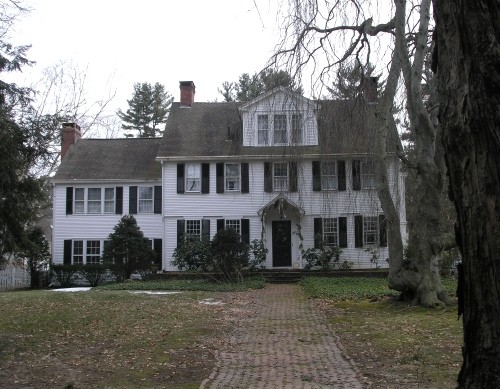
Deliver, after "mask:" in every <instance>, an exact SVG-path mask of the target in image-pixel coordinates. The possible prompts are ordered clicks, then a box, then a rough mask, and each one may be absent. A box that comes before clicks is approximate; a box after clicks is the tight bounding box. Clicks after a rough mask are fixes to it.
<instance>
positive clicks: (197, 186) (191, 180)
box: [184, 163, 201, 193]
mask: <svg viewBox="0 0 500 389" xmlns="http://www.w3.org/2000/svg"><path fill="white" fill-rule="evenodd" d="M185 166H186V167H185V172H186V173H185V174H186V177H185V178H184V180H185V181H184V184H185V191H186V192H187V193H201V165H200V164H199V163H186V165H185Z"/></svg>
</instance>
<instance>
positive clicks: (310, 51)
mask: <svg viewBox="0 0 500 389" xmlns="http://www.w3.org/2000/svg"><path fill="white" fill-rule="evenodd" d="M430 3H431V0H422V1H420V2H418V3H417V2H415V3H414V2H410V1H405V0H394V1H393V2H392V3H391V4H390V5H385V8H384V9H377V8H376V7H375V5H373V3H372V2H367V1H361V0H339V1H337V2H335V3H331V2H328V1H324V2H323V1H319V0H307V1H302V2H298V1H289V4H288V11H287V12H288V14H287V15H286V17H285V18H286V20H285V23H284V25H285V27H284V36H283V38H282V39H281V42H280V43H279V45H278V46H277V48H276V51H275V55H274V56H273V57H272V59H271V63H272V64H273V65H278V66H286V67H287V69H289V72H290V73H291V74H293V75H295V76H296V77H299V78H301V75H302V74H306V73H307V74H311V79H310V83H311V85H312V87H313V88H314V89H315V90H321V87H331V85H333V84H334V80H335V74H336V70H337V69H338V68H339V66H340V65H341V64H343V63H344V62H353V61H355V62H356V63H358V64H360V65H361V66H368V64H370V63H374V65H375V67H376V68H377V69H380V70H381V71H383V73H384V75H385V87H384V88H383V90H381V92H380V99H379V101H378V104H377V106H376V108H375V112H374V118H373V119H374V122H375V123H376V132H377V137H376V138H375V145H376V149H375V152H374V158H375V159H376V160H377V161H378V164H377V166H378V167H377V171H376V178H377V193H378V197H379V200H380V203H381V205H382V209H383V210H384V214H385V217H386V220H387V227H388V242H389V255H390V274H389V286H390V287H391V288H393V289H395V290H398V291H400V292H401V295H402V297H403V298H404V299H405V300H408V301H412V302H414V303H418V304H421V305H424V306H438V305H443V304H444V303H447V302H448V298H447V296H446V293H445V292H444V290H443V287H442V285H441V279H440V276H439V272H438V266H437V262H438V260H439V258H440V255H441V253H442V251H443V250H444V249H445V248H447V247H448V246H449V244H450V241H449V239H447V238H448V236H446V235H445V234H443V232H444V231H443V228H442V223H441V221H440V220H439V218H438V217H437V216H436V215H440V214H441V212H440V209H439V207H440V201H439V198H440V196H441V192H442V190H443V182H444V180H443V169H442V167H443V166H442V164H441V163H440V160H439V155H436V149H438V148H437V145H436V140H437V135H438V127H437V126H436V123H435V122H434V121H433V119H432V108H431V109H429V107H428V106H426V105H425V104H424V101H423V98H422V86H421V85H422V82H424V81H425V78H424V64H425V58H426V55H427V54H428V50H429V42H430V35H431V31H430V30H429V26H430V16H431V15H430ZM377 5H378V3H377ZM387 15H389V16H387ZM377 18H380V19H382V21H381V22H379V23H376V22H375V20H376V19H377ZM401 80H402V84H403V88H404V94H403V97H404V99H405V105H406V109H407V112H408V116H409V123H410V126H411V127H412V130H413V131H414V133H415V155H416V159H415V163H414V164H411V163H409V161H408V160H407V159H406V158H405V156H404V154H403V150H402V147H401V145H399V150H398V152H397V154H398V156H399V157H400V158H401V160H402V161H403V162H404V163H405V164H406V167H407V168H411V169H415V170H416V172H417V177H418V189H417V190H418V192H419V193H421V194H422V195H421V196H420V198H418V202H419V207H420V208H421V209H422V212H421V214H420V215H419V217H418V218H416V219H415V220H413V221H412V224H411V226H410V227H411V228H410V234H409V244H408V250H407V253H406V254H407V255H406V256H404V255H403V254H404V253H403V244H402V237H401V230H400V219H399V213H398V210H397V208H396V205H395V204H394V201H393V198H392V197H391V194H390V187H389V181H388V176H387V168H388V163H389V161H390V159H391V158H392V156H391V155H390V154H389V153H387V150H386V146H387V139H388V137H389V136H396V135H397V126H396V120H395V116H394V115H395V113H396V111H397V110H396V109H395V105H396V96H397V93H398V87H399V83H400V82H401Z"/></svg>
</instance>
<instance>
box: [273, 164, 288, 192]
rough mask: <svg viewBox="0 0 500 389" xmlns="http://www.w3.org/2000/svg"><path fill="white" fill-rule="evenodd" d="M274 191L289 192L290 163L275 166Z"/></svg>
mask: <svg viewBox="0 0 500 389" xmlns="http://www.w3.org/2000/svg"><path fill="white" fill-rule="evenodd" d="M273 189H274V190H275V191H286V190H288V163H286V162H279V163H274V164H273Z"/></svg>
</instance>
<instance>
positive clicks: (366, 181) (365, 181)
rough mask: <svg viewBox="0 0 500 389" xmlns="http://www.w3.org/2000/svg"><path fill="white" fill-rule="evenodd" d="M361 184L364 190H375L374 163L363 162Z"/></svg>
mask: <svg viewBox="0 0 500 389" xmlns="http://www.w3.org/2000/svg"><path fill="white" fill-rule="evenodd" d="M361 183H362V187H363V189H373V188H375V164H374V162H373V161H362V162H361Z"/></svg>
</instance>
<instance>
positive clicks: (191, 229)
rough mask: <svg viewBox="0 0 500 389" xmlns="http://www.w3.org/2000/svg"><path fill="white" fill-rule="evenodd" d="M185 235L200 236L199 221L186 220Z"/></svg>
mask: <svg viewBox="0 0 500 389" xmlns="http://www.w3.org/2000/svg"><path fill="white" fill-rule="evenodd" d="M186 234H187V235H198V236H201V221H200V220H186Z"/></svg>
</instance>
